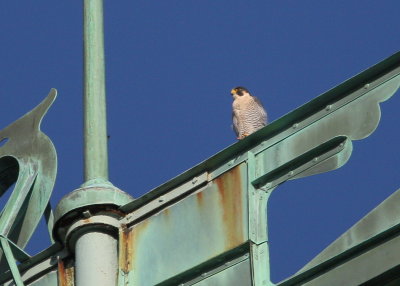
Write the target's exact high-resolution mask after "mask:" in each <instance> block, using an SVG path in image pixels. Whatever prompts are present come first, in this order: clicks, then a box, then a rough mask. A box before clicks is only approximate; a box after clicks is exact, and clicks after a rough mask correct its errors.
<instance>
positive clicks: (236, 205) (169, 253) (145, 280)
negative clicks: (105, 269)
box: [121, 164, 248, 286]
mask: <svg viewBox="0 0 400 286" xmlns="http://www.w3.org/2000/svg"><path fill="white" fill-rule="evenodd" d="M246 174H247V168H246V164H241V165H240V166H237V167H236V168H234V169H232V170H231V171H229V172H227V173H225V174H224V175H222V176H220V177H218V178H216V179H215V180H213V181H212V182H210V183H208V184H207V186H205V187H204V188H202V189H201V190H199V191H197V192H195V193H193V194H192V195H190V196H188V197H186V198H185V199H183V200H181V201H179V202H178V203H176V204H174V205H172V206H170V207H168V208H166V209H164V210H162V211H160V212H159V213H157V214H154V215H153V216H151V217H150V218H148V219H146V220H144V221H142V222H140V223H138V224H135V225H133V226H132V227H130V228H129V229H127V230H126V232H124V233H123V235H122V237H121V240H123V241H124V242H123V244H125V245H126V249H122V252H123V253H122V260H128V261H127V263H128V264H129V265H128V266H127V265H126V264H125V263H126V261H123V264H124V265H123V268H124V267H125V271H126V272H130V271H132V272H133V274H132V275H131V277H132V280H131V281H130V282H131V284H130V285H140V286H146V285H155V284H157V283H160V282H162V281H164V280H167V279H169V278H171V277H173V276H175V275H177V274H179V273H182V272H184V271H187V270H189V269H190V268H192V267H195V266H197V265H198V264H201V263H203V262H204V261H207V260H210V259H212V258H214V257H216V256H218V255H221V254H223V253H224V252H227V251H229V250H231V249H233V248H236V247H239V246H240V245H242V244H244V243H245V242H246V241H247V240H248V217H247V213H248V207H247V180H246ZM126 267H129V268H126Z"/></svg>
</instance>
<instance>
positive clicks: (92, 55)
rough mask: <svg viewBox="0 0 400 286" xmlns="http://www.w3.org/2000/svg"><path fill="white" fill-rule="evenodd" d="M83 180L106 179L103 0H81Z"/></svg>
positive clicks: (101, 180)
mask: <svg viewBox="0 0 400 286" xmlns="http://www.w3.org/2000/svg"><path fill="white" fill-rule="evenodd" d="M83 3H84V7H83V14H84V16H83V27H84V28H83V42H84V91H83V93H84V95H83V98H84V100H83V104H84V158H85V159H84V160H85V173H84V180H85V182H91V181H93V180H95V182H98V181H99V182H104V181H108V155H107V124H106V92H105V68H104V36H103V35H104V28H103V0H84V1H83Z"/></svg>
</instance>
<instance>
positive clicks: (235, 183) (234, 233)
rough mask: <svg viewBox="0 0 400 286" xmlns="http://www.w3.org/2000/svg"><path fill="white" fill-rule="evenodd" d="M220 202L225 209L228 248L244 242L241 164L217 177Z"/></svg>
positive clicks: (224, 219)
mask: <svg viewBox="0 0 400 286" xmlns="http://www.w3.org/2000/svg"><path fill="white" fill-rule="evenodd" d="M214 182H215V183H216V184H217V186H218V192H219V195H220V202H221V204H222V206H221V207H222V210H223V222H224V228H225V232H224V233H225V234H226V235H227V241H226V243H225V246H226V249H231V248H233V247H235V246H238V245H239V244H241V243H243V233H244V232H243V207H242V206H243V203H242V191H243V190H242V182H241V177H240V166H237V167H235V168H233V169H232V170H230V171H229V172H226V173H224V174H223V175H222V176H220V177H218V178H216V179H215V180H214Z"/></svg>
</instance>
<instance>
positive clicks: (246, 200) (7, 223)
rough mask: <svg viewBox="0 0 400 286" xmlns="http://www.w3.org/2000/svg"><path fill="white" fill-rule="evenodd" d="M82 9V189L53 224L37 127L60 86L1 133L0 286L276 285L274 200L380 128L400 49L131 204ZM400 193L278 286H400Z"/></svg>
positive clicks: (94, 41)
mask: <svg viewBox="0 0 400 286" xmlns="http://www.w3.org/2000/svg"><path fill="white" fill-rule="evenodd" d="M84 3H85V10H84V12H85V13H84V19H85V22H84V23H85V29H86V30H85V34H84V35H85V78H86V82H85V84H86V85H85V92H84V96H85V112H86V113H85V114H86V115H85V124H86V125H85V126H86V127H85V138H86V141H85V142H86V144H85V154H86V155H85V156H86V161H85V183H84V184H83V185H82V186H81V187H80V188H78V189H76V190H75V191H73V192H71V193H70V194H68V195H67V196H65V197H64V198H63V199H62V200H61V202H60V203H59V205H58V206H57V208H56V210H55V214H54V217H53V215H52V211H51V208H50V206H49V204H48V202H49V198H50V195H51V192H52V189H53V186H54V181H55V174H56V165H57V159H56V153H55V148H54V146H53V144H52V143H51V141H50V139H49V138H48V137H47V136H46V135H45V134H43V133H42V132H41V131H40V123H41V121H42V119H43V117H44V115H45V113H46V111H47V110H48V108H49V107H50V105H51V103H52V102H53V101H54V100H55V97H56V90H54V89H52V90H51V91H50V93H49V95H48V96H47V97H46V98H45V99H44V101H43V102H42V103H41V104H39V105H38V106H37V107H36V108H35V109H33V110H32V111H31V112H29V113H28V114H26V115H25V116H23V117H21V118H20V119H18V120H17V121H15V122H14V123H12V124H11V125H9V126H8V127H6V128H4V129H3V130H1V131H0V140H1V141H3V142H5V144H4V145H3V146H1V147H0V183H1V184H0V186H1V192H2V193H4V192H5V191H6V190H7V189H8V188H9V187H10V186H12V185H13V183H15V187H14V190H13V191H12V194H11V196H10V199H9V201H8V202H7V204H6V206H5V207H4V209H3V212H2V214H1V216H0V247H1V249H2V250H3V252H2V255H1V258H0V260H1V261H0V263H1V264H0V265H1V267H0V270H1V271H0V284H2V285H18V286H20V285H36V286H41V285H78V286H81V285H85V286H86V285H89V286H90V285H96V286H99V285H107V286H110V285H136V286H151V285H164V286H165V285H174V286H176V285H199V286H212V285H241V286H243V285H257V286H260V285H274V284H273V283H272V282H271V281H270V273H269V269H270V267H269V265H270V262H269V240H268V227H267V222H268V217H267V214H268V212H266V209H267V203H268V199H269V197H270V195H271V193H272V192H273V191H275V190H276V189H279V186H280V185H281V184H282V183H284V182H285V181H287V180H295V179H300V178H303V177H306V176H311V175H317V174H319V173H323V172H328V171H331V170H334V169H337V168H340V167H341V166H343V165H344V164H345V163H346V162H347V160H348V159H349V158H350V156H351V153H352V146H353V145H352V141H353V140H361V139H364V138H366V137H368V136H369V135H370V134H371V133H372V132H373V131H374V130H375V129H376V127H377V126H378V124H379V121H380V114H381V111H380V105H379V104H380V103H381V102H383V101H385V100H387V99H389V98H390V97H391V96H392V95H393V94H394V93H395V92H396V91H397V90H398V88H399V86H400V52H399V53H396V54H394V55H392V56H391V57H389V58H387V59H386V60H384V61H382V62H380V63H378V64H377V65H375V66H373V67H371V68H369V69H367V70H366V71H364V72H362V73H360V74H358V75H357V76H355V77H353V78H351V79H349V80H347V81H346V82H344V83H342V84H341V85H339V86H337V87H335V88H333V89H331V90H329V91H328V92H326V93H324V94H322V95H320V96H318V97H316V98H315V99H314V100H312V101H310V102H308V103H306V104H305V105H303V106H301V107H299V108H297V109H295V110H294V111H292V112H290V113H288V114H287V115H285V116H283V117H282V118H280V119H278V120H276V121H274V122H272V123H271V124H269V125H268V126H266V127H265V128H263V129H261V130H259V131H257V132H256V133H254V134H252V135H250V136H248V137H247V138H245V139H243V140H240V141H239V142H237V143H235V144H233V145H231V146H229V147H227V148H226V149H224V150H222V151H221V152H219V153H217V154H215V155H214V156H212V157H211V158H209V159H207V160H205V161H203V162H201V163H200V164H198V165H196V166H194V167H193V168H191V169H189V170H187V171H186V172H184V173H182V174H180V175H179V176H177V177H175V178H173V179H171V180H170V181H168V182H166V183H165V184H163V185H161V186H159V187H157V188H155V189H153V190H151V191H150V192H148V193H147V194H145V195H144V196H142V197H140V198H138V199H136V200H133V198H131V197H130V196H129V195H128V194H126V193H124V192H123V191H121V190H119V189H118V188H116V187H115V186H113V185H112V184H111V183H110V182H108V174H107V154H106V140H104V139H105V132H104V130H105V100H104V96H105V93H104V54H103V51H102V41H103V40H102V33H103V31H102V2H101V1H98V0H88V1H84ZM96 21H99V22H96ZM22 135H24V137H23V138H22ZM100 137H101V138H102V140H97V139H98V138H100ZM27 138H28V139H27ZM90 142H91V143H90ZM399 195H400V193H399V192H396V193H394V194H393V195H392V196H391V197H390V198H388V199H387V200H386V201H384V202H383V203H382V204H381V205H379V206H378V207H377V208H376V209H375V210H373V211H372V212H371V213H370V214H368V215H367V216H366V217H365V218H363V219H362V220H361V221H360V222H359V223H357V224H356V225H355V226H354V227H352V228H351V229H350V230H348V231H347V232H346V233H345V234H343V235H342V236H341V237H340V238H338V239H337V240H336V241H335V242H333V243H332V244H331V245H330V246H329V247H328V248H327V249H326V250H324V251H323V252H322V253H321V254H319V255H318V256H317V257H316V258H315V259H313V260H312V261H311V262H310V263H309V264H307V265H306V266H305V267H304V268H303V269H301V270H300V271H299V272H298V273H296V274H295V275H294V276H293V277H289V278H288V279H286V280H285V281H282V282H280V283H278V284H277V285H282V286H287V285H395V284H396V283H398V279H399V278H398V277H399V274H398V273H399V271H398V269H399V265H400V257H398V255H397V252H396V251H395V250H396V249H397V248H398V243H399V236H398V233H399V231H398V230H399V228H398V203H397V202H398V200H399ZM42 216H45V217H46V218H47V223H48V227H49V233H50V236H51V239H52V241H53V245H52V246H51V247H49V248H48V249H46V250H44V251H43V252H41V253H39V254H37V255H35V256H33V257H31V256H29V255H28V254H27V253H25V251H24V250H23V249H24V247H25V246H26V244H27V242H28V241H29V239H30V237H31V235H32V233H33V232H34V230H35V228H36V226H37V224H38V222H39V220H40V218H41V217H42Z"/></svg>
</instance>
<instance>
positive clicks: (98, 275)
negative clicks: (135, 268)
mask: <svg viewBox="0 0 400 286" xmlns="http://www.w3.org/2000/svg"><path fill="white" fill-rule="evenodd" d="M117 247H118V245H117V240H116V239H115V238H114V237H113V236H111V235H110V234H107V233H102V232H89V233H86V234H83V235H82V236H81V237H79V238H78V240H77V241H76V246H75V261H76V276H75V277H76V285H78V286H81V285H85V286H92V285H93V286H113V285H116V283H117V267H116V266H117V265H118V261H117V259H118V258H117V255H116V254H117V252H118V249H117Z"/></svg>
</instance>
